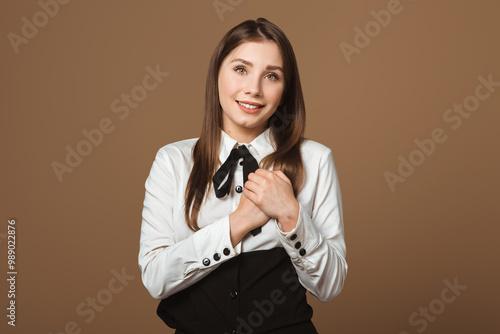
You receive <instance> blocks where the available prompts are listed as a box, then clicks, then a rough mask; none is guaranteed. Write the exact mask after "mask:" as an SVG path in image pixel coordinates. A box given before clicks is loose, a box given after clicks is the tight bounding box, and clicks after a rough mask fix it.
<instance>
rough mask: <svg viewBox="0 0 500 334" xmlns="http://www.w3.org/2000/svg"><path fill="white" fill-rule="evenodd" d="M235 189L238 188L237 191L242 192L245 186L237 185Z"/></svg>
mask: <svg viewBox="0 0 500 334" xmlns="http://www.w3.org/2000/svg"><path fill="white" fill-rule="evenodd" d="M235 190H236V192H237V193H238V194H240V193H241V192H242V191H243V187H242V186H236V189H235Z"/></svg>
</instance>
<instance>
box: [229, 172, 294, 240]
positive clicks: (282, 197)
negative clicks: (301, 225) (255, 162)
mask: <svg viewBox="0 0 500 334" xmlns="http://www.w3.org/2000/svg"><path fill="white" fill-rule="evenodd" d="M298 215H299V203H298V202H297V200H296V198H295V196H294V194H293V187H292V183H291V182H290V180H289V179H288V178H287V177H286V175H285V174H284V173H283V172H282V171H268V170H265V169H257V170H256V171H255V172H254V173H250V174H249V175H248V181H247V182H246V183H245V188H244V190H243V193H242V196H241V199H240V203H239V205H238V208H237V209H236V210H235V211H234V212H233V213H232V214H231V215H230V221H231V222H232V223H235V225H233V226H232V228H233V227H234V228H235V230H236V229H237V231H239V235H240V236H241V237H243V236H244V235H245V234H246V233H248V232H249V231H251V230H253V229H254V228H256V227H259V226H262V225H264V224H265V223H266V222H267V221H268V220H269V219H270V218H275V219H276V220H278V222H279V223H280V224H281V227H282V229H283V231H285V232H288V231H291V230H292V229H293V228H295V226H296V224H297V220H298ZM232 234H233V233H232ZM235 239H239V240H241V239H240V238H239V237H238V238H235ZM239 240H234V241H237V242H239Z"/></svg>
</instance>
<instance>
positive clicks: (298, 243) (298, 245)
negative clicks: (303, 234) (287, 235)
mask: <svg viewBox="0 0 500 334" xmlns="http://www.w3.org/2000/svg"><path fill="white" fill-rule="evenodd" d="M300 246H302V244H301V243H300V241H297V243H296V244H295V249H299V248H300Z"/></svg>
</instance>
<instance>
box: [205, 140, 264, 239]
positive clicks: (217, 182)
mask: <svg viewBox="0 0 500 334" xmlns="http://www.w3.org/2000/svg"><path fill="white" fill-rule="evenodd" d="M240 159H243V161H242V164H243V184H245V182H247V181H248V174H250V173H252V172H255V171H256V170H257V169H258V168H259V164H258V163H257V160H255V158H254V157H253V155H252V154H251V153H250V152H249V151H248V149H247V147H246V146H245V145H241V146H239V147H238V148H233V149H232V150H231V153H230V154H229V157H228V158H227V159H226V161H225V162H224V163H223V164H222V165H221V166H220V168H219V170H218V171H217V172H216V173H215V175H214V177H213V181H214V190H215V196H217V198H222V197H224V196H226V195H228V194H229V192H230V189H231V185H232V183H233V174H234V170H235V168H236V164H237V163H238V161H239V160H240ZM261 229H262V228H261V227H257V228H256V229H254V230H252V231H251V233H252V235H254V236H255V235H257V234H259V233H260V231H261Z"/></svg>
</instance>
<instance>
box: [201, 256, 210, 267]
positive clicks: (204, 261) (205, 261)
mask: <svg viewBox="0 0 500 334" xmlns="http://www.w3.org/2000/svg"><path fill="white" fill-rule="evenodd" d="M203 264H204V265H206V266H209V265H210V259H208V258H205V259H203Z"/></svg>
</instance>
